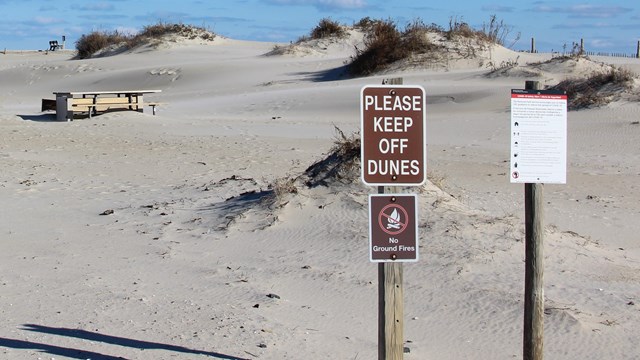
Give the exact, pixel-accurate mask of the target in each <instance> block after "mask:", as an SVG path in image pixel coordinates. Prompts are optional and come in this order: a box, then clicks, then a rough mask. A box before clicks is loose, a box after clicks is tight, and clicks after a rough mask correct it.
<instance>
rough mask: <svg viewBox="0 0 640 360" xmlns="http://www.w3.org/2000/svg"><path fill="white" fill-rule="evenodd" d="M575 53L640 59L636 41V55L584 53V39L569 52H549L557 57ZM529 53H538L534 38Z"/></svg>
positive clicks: (638, 45)
mask: <svg viewBox="0 0 640 360" xmlns="http://www.w3.org/2000/svg"><path fill="white" fill-rule="evenodd" d="M576 52H579V53H580V54H585V55H589V56H611V57H623V58H636V59H640V40H639V41H638V44H637V47H636V53H635V54H634V53H621V52H620V53H608V52H601V51H599V52H598V51H585V49H584V39H580V44H579V45H578V44H576V43H574V44H573V49H572V50H571V51H566V50H563V51H562V53H560V52H559V51H550V53H553V54H559V55H571V54H575V53H576ZM531 53H538V50H537V49H536V39H535V38H531Z"/></svg>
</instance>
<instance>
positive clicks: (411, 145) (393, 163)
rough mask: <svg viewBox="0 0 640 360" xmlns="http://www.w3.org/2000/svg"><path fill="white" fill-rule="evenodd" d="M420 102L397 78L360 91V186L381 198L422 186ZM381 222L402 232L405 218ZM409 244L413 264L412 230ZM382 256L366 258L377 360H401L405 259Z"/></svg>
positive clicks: (419, 92)
mask: <svg viewBox="0 0 640 360" xmlns="http://www.w3.org/2000/svg"><path fill="white" fill-rule="evenodd" d="M424 102H425V96H424V89H422V88H421V87H409V86H403V81H402V78H396V79H390V80H385V81H384V82H383V85H382V86H377V87H372V86H365V87H364V88H363V89H362V92H361V122H362V123H361V127H362V131H361V136H362V138H361V147H362V153H361V163H362V181H363V182H364V183H365V184H366V185H370V186H377V187H378V194H385V186H388V189H389V192H388V193H392V194H397V193H398V191H399V190H398V186H401V185H403V186H418V185H421V184H423V183H424V182H425V181H426V129H425V114H424V106H425V103H424ZM370 204H371V199H370ZM370 207H371V205H370ZM403 209H405V208H403V207H402V206H400V205H398V207H397V210H400V211H399V212H403ZM376 215H382V212H380V211H379V214H376ZM384 216H385V217H388V218H389V219H391V220H388V221H389V222H390V223H395V225H397V226H400V227H403V228H406V227H408V225H407V224H408V223H407V219H406V214H405V215H404V217H405V218H404V219H402V220H400V218H398V219H393V216H389V214H387V213H386V212H385V213H384ZM398 216H400V215H398ZM373 217H374V216H372V215H370V221H373V219H372V218H373ZM375 217H376V218H378V217H379V216H375ZM376 221H377V220H376ZM414 221H415V220H414ZM401 224H402V225H401ZM392 225H393V224H392ZM371 226H372V224H370V227H371ZM402 230H404V229H402ZM402 230H399V231H402ZM415 240H416V244H415V249H414V250H415V252H416V254H415V255H416V257H415V258H414V260H413V261H416V260H417V249H418V244H417V227H416V239H415ZM387 241H388V242H389V243H390V246H388V247H389V248H390V249H389V250H393V247H394V245H393V244H395V242H396V241H399V239H395V238H393V239H391V238H388V239H387ZM372 243H373V241H372ZM391 243H393V244H391ZM396 246H397V247H398V250H401V249H400V247H401V246H402V247H403V249H404V248H406V246H405V245H402V244H398V245H396ZM370 251H371V250H370ZM385 251H386V250H385ZM372 254H373V253H372ZM388 255H389V258H385V259H381V258H377V257H376V258H375V259H374V256H373V255H372V256H371V259H372V261H377V262H378V359H379V360H402V358H403V354H404V333H403V329H404V319H403V317H404V299H403V295H404V294H403V285H402V280H403V279H402V276H403V266H402V265H403V264H402V261H411V260H410V259H408V258H406V257H405V258H403V256H404V255H405V254H402V256H401V255H400V254H398V253H395V252H394V251H391V252H390V253H389V254H388Z"/></svg>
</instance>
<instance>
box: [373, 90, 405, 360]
mask: <svg viewBox="0 0 640 360" xmlns="http://www.w3.org/2000/svg"><path fill="white" fill-rule="evenodd" d="M383 83H384V84H386V85H402V84H403V83H404V81H403V78H392V79H388V80H385V81H384V82H383ZM397 192H398V188H397V187H395V186H392V187H390V188H389V193H392V194H395V193H397ZM378 193H379V194H384V193H385V187H384V186H379V187H378ZM403 296H404V288H403V265H402V263H401V262H383V263H379V264H378V311H379V313H378V360H402V358H403V354H404V297H403Z"/></svg>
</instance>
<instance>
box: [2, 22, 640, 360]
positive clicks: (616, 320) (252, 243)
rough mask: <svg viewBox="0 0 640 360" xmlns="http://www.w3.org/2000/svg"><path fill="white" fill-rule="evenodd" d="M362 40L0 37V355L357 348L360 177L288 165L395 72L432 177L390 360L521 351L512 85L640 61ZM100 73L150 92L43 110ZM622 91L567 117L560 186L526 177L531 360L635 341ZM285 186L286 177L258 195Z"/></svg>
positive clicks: (634, 168) (329, 140)
mask: <svg viewBox="0 0 640 360" xmlns="http://www.w3.org/2000/svg"><path fill="white" fill-rule="evenodd" d="M361 41H362V37H361V36H358V34H355V33H354V34H352V36H351V37H349V38H347V39H344V40H341V41H339V42H331V41H327V42H322V41H319V42H311V43H309V44H308V45H307V46H306V47H304V46H299V47H296V48H290V49H288V51H283V52H280V53H278V54H273V53H272V54H270V55H267V54H269V53H270V52H272V50H274V45H276V44H269V43H261V42H248V41H238V40H233V39H224V38H220V37H218V38H217V39H216V40H215V41H213V42H205V43H198V42H192V41H191V42H190V41H175V42H166V43H164V44H162V45H161V46H159V47H142V48H138V49H134V50H132V51H127V52H124V53H120V54H117V55H114V56H105V57H97V58H92V59H85V60H74V59H72V57H73V55H74V53H73V52H72V51H56V52H37V51H33V52H28V51H23V52H17V51H14V52H12V51H6V53H4V54H3V53H0V168H1V169H2V171H1V172H0V199H2V207H0V317H1V318H2V319H3V321H2V325H1V326H0V358H3V359H350V360H356V359H357V360H363V359H375V358H376V357H377V315H378V309H377V305H378V303H377V296H378V295H377V291H378V286H377V281H378V280H377V264H374V263H371V262H370V261H369V252H368V251H369V250H368V246H369V240H368V221H369V220H368V213H367V201H368V200H367V196H368V194H370V193H373V192H374V191H375V189H373V188H371V187H367V186H364V185H363V184H362V183H361V182H360V180H359V178H357V177H356V178H355V179H351V180H344V179H343V180H340V179H332V178H330V179H328V180H327V181H326V183H325V184H320V185H317V186H308V184H307V183H308V182H309V180H310V179H309V174H308V173H307V172H306V170H307V168H309V167H310V166H311V165H313V164H314V163H316V162H319V161H322V160H323V159H325V158H326V157H327V154H328V153H329V152H330V150H331V148H332V146H333V144H334V141H335V139H336V137H337V131H336V128H338V129H340V130H341V131H343V132H344V133H345V134H346V135H347V136H350V135H351V134H354V133H355V132H358V131H359V127H360V118H359V116H360V104H359V95H360V89H361V88H362V86H364V85H367V84H372V85H375V84H380V83H381V82H382V80H383V79H385V78H390V77H402V78H403V79H404V83H405V84H408V85H420V86H422V87H424V88H425V90H426V94H427V138H428V151H427V152H428V155H427V156H428V172H429V174H430V176H431V178H432V180H433V183H432V182H428V184H427V185H425V186H422V187H420V188H417V189H413V190H411V189H409V190H408V191H412V192H413V193H417V194H418V195H419V213H420V219H419V220H420V221H419V231H420V261H419V262H417V263H409V264H406V265H405V266H404V294H405V309H404V311H405V323H404V334H405V346H406V347H407V348H408V349H409V350H410V352H408V353H406V354H405V359H407V360H411V359H416V360H429V359H467V360H486V359H518V358H521V357H522V323H523V297H524V295H523V291H524V290H523V289H524V220H523V219H524V187H523V186H522V185H517V184H511V183H510V182H509V178H508V175H507V174H508V172H509V156H510V154H509V144H510V138H509V131H510V130H509V129H510V114H509V111H510V90H511V89H514V88H523V87H524V82H525V80H539V81H542V82H543V83H544V84H546V85H554V84H557V83H558V82H559V81H561V80H563V79H566V78H569V77H572V76H580V75H584V73H585V72H590V71H593V70H594V69H596V68H598V67H599V66H603V65H601V63H604V64H613V65H616V66H621V67H624V68H627V69H630V70H632V71H634V72H635V73H640V60H639V59H629V58H605V57H593V58H591V59H590V60H589V61H587V60H581V61H578V62H570V61H565V62H557V63H549V62H545V61H546V60H549V59H550V57H551V55H550V54H526V53H517V52H513V51H511V50H507V49H505V48H501V47H493V48H491V49H490V50H487V51H486V52H484V53H483V54H481V56H480V57H478V58H474V59H453V58H452V59H448V60H447V61H446V62H440V63H423V64H409V63H406V64H398V65H397V66H395V67H393V68H392V69H390V70H389V71H387V72H385V73H379V74H376V75H373V76H369V77H361V78H351V77H348V76H346V75H345V74H344V66H345V62H346V61H348V60H349V59H350V57H351V56H353V52H354V46H355V45H357V44H359V43H360V42H361ZM281 46H286V44H285V45H281ZM509 61H511V62H516V61H517V63H518V64H519V66H518V67H516V68H514V69H511V71H504V72H499V71H498V72H493V73H491V74H490V72H491V71H490V70H491V69H490V66H489V65H488V64H489V62H491V63H492V64H494V67H498V68H499V67H500V66H499V65H498V64H501V63H504V62H509ZM541 64H543V65H541ZM114 89H160V90H162V92H161V93H158V94H151V95H149V96H148V98H149V99H151V100H153V101H159V102H161V103H162V105H160V106H159V107H158V109H157V110H158V111H157V115H155V116H154V115H152V114H151V113H150V111H145V113H138V112H134V111H121V112H110V113H105V114H100V115H98V116H93V117H92V118H90V119H89V118H77V119H75V120H74V121H70V122H66V121H56V120H55V113H53V112H41V111H40V110H41V109H40V105H41V99H45V98H46V99H52V98H53V97H54V95H53V92H57V91H93V90H114ZM637 89H638V87H637V84H636V87H635V90H633V91H632V92H629V93H626V94H624V96H621V97H620V98H616V99H615V100H614V101H613V102H612V103H610V104H608V105H605V106H602V107H599V108H588V109H582V110H577V111H570V112H569V113H568V169H567V170H568V176H567V184H566V185H545V206H546V208H545V210H546V214H545V224H546V233H545V318H544V322H545V338H544V346H545V357H546V358H547V359H554V360H557V359H566V360H584V359H598V360H600V359H620V360H623V359H638V358H639V357H640V345H639V341H638V339H640V238H639V234H640V223H639V222H638V219H639V218H640V210H639V209H640V207H639V205H638V204H640V186H639V185H638V184H637V181H638V179H639V175H640V157H639V156H638V154H640V125H639V124H638V120H640V102H638V98H639V97H638V95H637V94H638V90H637ZM147 110H148V109H147ZM283 183H286V184H287V185H288V186H291V187H292V188H294V187H295V191H293V192H291V193H284V194H282V193H281V192H275V193H274V192H273V187H274V185H276V184H279V185H282V184H283ZM434 184H435V185H434ZM436 185H437V186H436Z"/></svg>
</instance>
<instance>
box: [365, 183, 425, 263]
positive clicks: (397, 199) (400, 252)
mask: <svg viewBox="0 0 640 360" xmlns="http://www.w3.org/2000/svg"><path fill="white" fill-rule="evenodd" d="M417 213H418V209H417V196H416V195H409V194H371V195H369V219H370V223H369V240H370V248H369V253H370V260H371V261H373V262H386V261H418V244H417V239H418V226H417V221H416V219H417V217H418V214H417Z"/></svg>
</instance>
